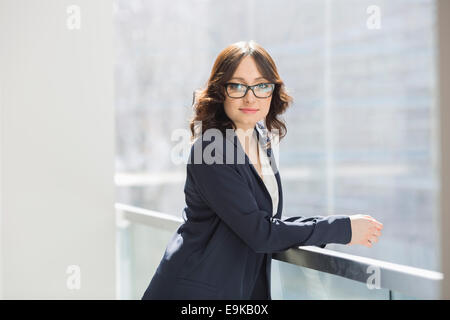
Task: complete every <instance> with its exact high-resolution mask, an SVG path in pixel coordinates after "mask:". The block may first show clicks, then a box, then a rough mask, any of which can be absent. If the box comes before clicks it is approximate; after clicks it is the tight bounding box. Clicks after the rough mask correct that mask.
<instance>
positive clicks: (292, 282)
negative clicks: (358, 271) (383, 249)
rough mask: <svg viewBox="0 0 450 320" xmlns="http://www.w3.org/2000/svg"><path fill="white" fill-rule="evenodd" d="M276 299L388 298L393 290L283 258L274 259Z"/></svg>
mask: <svg viewBox="0 0 450 320" xmlns="http://www.w3.org/2000/svg"><path fill="white" fill-rule="evenodd" d="M368 276H369V275H368ZM272 299H274V300H330V299H336V300H350V299H353V300H355V299H368V300H388V299H389V290H387V289H376V288H374V289H369V287H368V285H367V284H366V283H362V282H359V281H354V280H349V279H346V278H344V277H340V276H336V275H333V274H329V273H326V272H319V271H316V270H313V269H308V268H304V267H301V266H297V265H294V264H291V263H286V262H283V261H278V260H273V261H272Z"/></svg>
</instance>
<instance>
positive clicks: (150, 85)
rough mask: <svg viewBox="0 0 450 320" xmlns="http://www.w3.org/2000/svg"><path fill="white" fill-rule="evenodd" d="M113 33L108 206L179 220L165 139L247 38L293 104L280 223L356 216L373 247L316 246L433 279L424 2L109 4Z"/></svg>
mask: <svg viewBox="0 0 450 320" xmlns="http://www.w3.org/2000/svg"><path fill="white" fill-rule="evenodd" d="M368 8H369V10H368ZM373 10H375V11H373ZM377 10H379V11H377ZM377 12H378V13H379V16H378V17H379V18H380V19H379V20H378V21H379V22H380V25H379V26H380V28H372V26H373V19H375V18H376V17H377ZM115 28H116V39H115V40H116V104H117V105H116V111H117V178H116V181H117V191H118V193H117V197H118V198H117V201H119V202H123V203H128V204H132V205H135V206H139V207H144V208H147V209H152V210H157V211H163V212H166V213H170V214H174V215H177V216H181V213H182V210H183V208H184V206H185V203H184V193H183V188H184V181H185V171H186V167H185V164H175V163H173V162H172V161H171V152H172V148H173V147H174V145H175V144H177V141H172V140H171V135H172V133H173V132H174V130H177V129H184V130H188V120H189V118H190V116H191V114H192V110H191V102H192V92H193V90H194V89H197V88H199V87H202V86H203V85H204V84H205V82H206V80H207V78H208V76H209V72H210V70H211V67H212V64H213V62H214V59H215V58H216V56H217V54H218V53H219V52H220V50H222V49H223V48H224V47H225V46H227V45H229V44H231V43H233V42H236V41H240V40H251V39H253V40H255V41H257V42H258V43H260V44H261V45H262V46H263V47H265V48H266V49H267V50H268V51H269V53H270V54H271V55H272V57H273V58H274V59H275V62H276V64H277V66H278V68H279V72H280V75H281V77H282V78H283V79H284V81H285V83H286V86H287V88H288V90H289V92H290V94H291V95H292V96H293V97H294V100H295V101H294V104H293V106H292V107H291V108H290V109H289V110H288V112H287V113H286V114H285V115H284V119H285V121H286V123H287V128H288V133H287V136H286V138H285V139H283V140H282V141H281V144H280V146H279V169H280V175H281V178H282V183H283V198H284V206H283V216H284V217H287V216H295V215H302V216H309V215H327V214H356V213H365V214H370V215H372V216H373V217H375V218H376V219H378V220H379V221H381V222H382V223H383V224H384V229H383V235H382V236H381V237H380V242H379V243H377V244H375V245H374V247H373V248H366V247H362V246H351V247H350V246H343V245H328V246H327V248H329V249H334V250H339V251H345V252H349V253H353V254H357V255H362V256H367V257H371V258H376V259H381V260H387V261H389V262H395V263H400V264H406V265H410V266H415V267H420V268H426V269H432V270H437V271H439V270H438V269H439V264H438V262H439V243H438V239H439V237H438V236H439V234H438V232H439V228H438V225H437V221H438V216H437V215H438V207H437V204H438V200H439V199H438V198H437V197H438V195H439V190H438V189H437V187H438V184H437V177H438V175H439V172H437V171H436V170H437V167H436V159H437V152H438V150H437V138H436V133H435V132H436V101H435V99H436V92H435V91H436V80H435V73H436V70H435V53H436V52H435V51H436V49H435V40H434V35H435V3H434V1H431V0H422V1H410V0H408V1H406V0H392V1H374V0H371V1H364V0H339V1H331V0H329V1H325V0H324V1H318V0H309V1H304V0H303V1H298V0H285V1H278V2H275V3H274V2H273V1H263V0H260V1H235V0H230V1H226V2H225V1H207V0H197V1H185V0H178V1H170V2H164V1H159V0H154V1H150V0H140V1H137V0H136V1H130V0H118V1H116V4H115Z"/></svg>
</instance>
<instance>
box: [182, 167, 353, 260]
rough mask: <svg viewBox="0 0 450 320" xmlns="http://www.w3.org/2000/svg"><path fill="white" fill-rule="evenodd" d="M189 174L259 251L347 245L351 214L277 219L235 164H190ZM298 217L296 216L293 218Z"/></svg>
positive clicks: (208, 200) (214, 206) (226, 219)
mask: <svg viewBox="0 0 450 320" xmlns="http://www.w3.org/2000/svg"><path fill="white" fill-rule="evenodd" d="M187 173H188V174H190V175H192V178H193V180H194V182H195V185H196V187H197V189H198V191H199V193H200V195H201V196H202V197H203V199H204V200H205V202H206V203H207V204H208V205H209V207H210V208H211V209H212V210H214V211H215V212H216V213H217V215H218V216H219V217H220V218H221V219H222V220H223V221H224V222H225V223H226V224H227V225H228V226H229V227H230V228H231V229H232V230H233V231H234V232H235V233H236V234H237V235H238V236H239V237H240V238H241V239H242V240H243V241H244V242H245V243H246V244H247V245H248V246H249V247H250V248H252V249H253V250H254V251H255V252H260V253H272V252H281V251H285V250H287V249H289V248H292V247H296V246H308V245H317V246H321V247H323V246H324V244H327V243H340V244H347V243H349V242H350V240H351V237H352V232H351V223H350V217H349V216H345V215H331V216H326V217H314V218H302V217H291V218H290V219H291V220H294V221H290V220H289V218H288V219H287V220H284V221H283V220H280V219H276V218H273V217H272V216H271V215H270V213H269V212H267V211H264V210H260V209H259V208H258V205H257V203H256V199H255V197H254V196H253V194H252V192H251V190H250V188H249V186H248V185H247V183H246V182H245V180H244V178H243V177H242V176H241V175H240V174H239V172H238V171H237V168H236V167H235V166H234V165H233V164H218V163H213V164H205V163H197V164H193V163H190V162H189V163H188V164H187ZM293 218H295V219H293Z"/></svg>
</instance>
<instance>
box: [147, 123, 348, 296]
mask: <svg viewBox="0 0 450 320" xmlns="http://www.w3.org/2000/svg"><path fill="white" fill-rule="evenodd" d="M258 127H259V129H264V127H263V126H261V125H260V124H259V123H258ZM229 131H231V132H232V135H225V136H223V135H222V137H223V139H222V141H216V142H221V143H223V148H220V149H222V150H219V151H218V150H214V151H213V152H211V145H210V143H211V142H213V141H214V139H206V136H205V134H204V135H203V136H202V137H199V138H197V140H196V141H195V142H194V143H193V145H192V146H191V151H190V155H189V159H188V163H187V166H186V168H187V175H186V183H185V187H184V192H185V197H186V207H185V208H184V210H183V220H184V223H182V224H181V226H180V227H179V228H178V229H177V231H176V232H175V233H174V234H173V236H172V238H171V240H170V241H169V243H168V245H167V247H166V250H165V253H164V256H163V257H162V259H161V262H160V264H159V266H158V268H157V270H156V272H155V274H154V275H153V278H152V279H151V281H150V284H149V285H148V287H147V290H146V291H145V293H144V295H143V297H142V299H232V300H235V299H240V300H242V299H244V300H248V299H251V297H252V296H255V292H254V290H260V291H261V290H262V291H266V292H256V296H263V297H266V298H267V299H271V295H270V279H271V277H270V273H271V261H272V253H274V252H282V251H285V250H287V249H289V248H292V247H298V246H307V245H315V246H320V247H322V248H323V247H325V245H326V244H327V243H339V244H347V243H349V242H350V240H351V235H352V234H351V224H350V218H349V216H346V215H330V216H314V217H301V216H296V217H289V218H288V219H284V220H282V219H281V213H282V209H283V192H282V189H281V178H280V174H279V172H278V169H277V167H276V164H275V159H274V155H273V152H272V149H271V148H268V149H267V155H268V157H269V159H270V163H271V165H272V168H273V170H274V172H275V177H276V180H277V184H278V192H279V203H278V208H277V213H276V215H274V216H272V212H273V210H272V199H271V196H270V194H269V192H268V190H267V188H266V187H265V185H264V182H263V180H262V179H261V177H260V176H259V175H258V172H257V171H256V169H255V167H254V166H253V164H252V163H251V162H250V160H249V158H248V157H247V155H246V154H245V152H244V150H243V148H242V146H241V144H240V142H239V140H238V137H237V135H236V134H235V132H234V131H233V130H229ZM254 134H255V135H256V137H257V138H258V141H259V142H260V143H262V142H263V141H264V139H265V138H266V137H264V136H263V133H260V132H259V131H258V130H257V128H256V126H255V129H254ZM259 137H263V138H262V139H260V138H259ZM208 145H210V146H209V147H208ZM216 146H217V144H216ZM263 150H265V149H263ZM203 152H205V153H208V152H209V154H211V155H213V156H215V157H216V158H215V159H221V160H217V161H216V162H214V163H212V164H210V162H207V161H205V159H203V157H201V154H203ZM241 152H243V155H244V158H245V162H244V163H242V162H237V161H238V159H239V158H238V157H239V155H242V153H241ZM199 154H200V158H201V159H199V158H198V156H199ZM230 159H232V161H229V160H230ZM227 160H228V162H227ZM233 160H234V161H233ZM198 161H200V163H197V162H198ZM264 269H265V270H264ZM259 279H263V280H265V282H266V286H261V285H260V284H258V283H257V281H258V282H260V281H261V280H259ZM258 288H264V289H258Z"/></svg>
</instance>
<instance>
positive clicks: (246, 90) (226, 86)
mask: <svg viewBox="0 0 450 320" xmlns="http://www.w3.org/2000/svg"><path fill="white" fill-rule="evenodd" d="M229 84H240V85H241V86H245V87H246V89H245V93H244V95H243V96H242V97H231V96H230V94H229V93H228V85H229ZM261 84H272V85H273V89H272V91H271V92H270V95H268V96H267V97H258V96H257V95H256V94H255V91H254V90H253V89H254V88H255V87H257V86H259V85H261ZM275 86H276V83H272V82H261V83H258V84H254V85H252V86H249V85H246V84H243V83H237V82H227V83H225V84H224V87H225V92H226V94H227V96H228V97H230V98H231V99H242V98H243V97H245V96H246V94H247V92H248V90H249V89H250V90H252V92H253V95H254V96H255V97H256V98H258V99H267V98H270V97H271V96H272V94H273V92H274V91H275Z"/></svg>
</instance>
